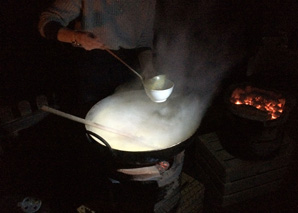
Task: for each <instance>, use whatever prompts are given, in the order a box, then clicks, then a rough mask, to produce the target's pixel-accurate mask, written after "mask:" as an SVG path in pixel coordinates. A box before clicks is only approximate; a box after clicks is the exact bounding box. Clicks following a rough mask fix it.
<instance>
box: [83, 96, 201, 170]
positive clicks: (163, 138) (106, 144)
mask: <svg viewBox="0 0 298 213" xmlns="http://www.w3.org/2000/svg"><path fill="white" fill-rule="evenodd" d="M202 108H203V106H202V103H200V101H199V99H198V97H197V96H195V95H179V94H173V95H172V96H171V97H170V98H169V99H168V100H167V101H166V102H164V103H154V102H152V101H151V100H150V99H149V98H148V97H147V95H146V94H145V91H144V90H134V91H125V92H120V93H115V94H113V95H112V96H109V97H107V98H105V99H103V100H101V101H99V102H98V103H97V104H95V105H94V106H93V107H92V108H91V109H90V110H89V112H88V113H87V115H86V120H90V121H93V122H95V123H98V124H100V125H104V126H107V127H109V128H113V129H115V130H117V131H119V133H121V134H116V133H114V132H109V131H105V130H102V129H98V128H95V127H92V126H88V125H86V130H87V137H88V139H89V140H90V141H91V142H93V143H95V144H96V148H97V147H98V149H102V150H105V151H107V152H109V153H110V156H111V157H113V158H114V159H116V160H119V161H125V162H128V163H130V162H131V163H133V164H142V165H144V164H147V163H148V164H152V163H156V162H159V161H162V160H167V159H169V158H171V157H173V156H175V155H176V154H178V153H179V152H181V151H182V150H184V149H185V148H186V146H187V145H188V144H190V142H191V136H192V135H193V134H194V133H195V132H196V130H197V128H198V126H199V124H200V121H201V119H202V114H203V113H202ZM122 133H123V134H122ZM123 135H129V136H131V137H126V136H123Z"/></svg>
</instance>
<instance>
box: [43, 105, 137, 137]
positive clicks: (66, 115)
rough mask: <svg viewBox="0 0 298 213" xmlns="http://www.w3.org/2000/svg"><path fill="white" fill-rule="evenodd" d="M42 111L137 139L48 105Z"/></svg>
mask: <svg viewBox="0 0 298 213" xmlns="http://www.w3.org/2000/svg"><path fill="white" fill-rule="evenodd" d="M41 110H43V111H45V112H50V113H53V114H55V115H58V116H61V117H64V118H67V119H69V120H72V121H76V122H79V123H82V124H85V125H89V126H92V127H95V128H98V129H102V130H105V131H108V132H112V133H115V134H118V135H122V136H125V137H129V138H134V139H135V138H136V137H135V136H133V135H129V134H126V133H123V132H120V131H118V130H116V129H113V128H110V127H106V126H103V125H101V124H98V123H94V122H92V121H88V120H86V119H83V118H80V117H77V116H74V115H71V114H68V113H65V112H62V111H59V110H57V109H54V108H51V107H49V106H46V105H43V106H42V107H41Z"/></svg>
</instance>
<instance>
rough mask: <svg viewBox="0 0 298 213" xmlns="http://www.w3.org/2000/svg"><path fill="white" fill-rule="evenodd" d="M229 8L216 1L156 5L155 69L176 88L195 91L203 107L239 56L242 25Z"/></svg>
mask: <svg viewBox="0 0 298 213" xmlns="http://www.w3.org/2000/svg"><path fill="white" fill-rule="evenodd" d="M224 6H225V7H224ZM230 9H231V8H228V7H227V6H226V5H222V4H219V3H218V2H216V1H201V2H198V1H187V2H186V1H177V0H176V1H175V0H174V1H163V3H160V4H159V5H158V8H157V15H156V23H155V28H156V32H157V36H156V41H155V49H156V63H155V65H156V69H157V70H158V71H160V72H162V73H165V74H167V76H169V78H170V79H171V80H173V81H174V82H175V89H176V90H177V89H178V90H180V91H184V92H187V93H196V94H197V95H198V96H199V97H200V99H201V100H202V101H204V102H205V107H207V106H208V103H210V100H211V99H212V97H213V95H214V93H215V91H216V89H217V88H218V87H219V86H220V83H221V81H222V80H223V78H224V77H225V76H226V75H227V74H228V72H229V70H230V69H231V67H232V66H233V65H235V64H237V62H238V61H239V60H240V59H241V58H242V57H243V54H242V53H241V52H240V51H241V48H240V46H241V42H242V40H241V39H242V37H241V36H242V35H243V32H242V31H243V27H242V24H241V21H239V17H237V15H239V14H236V13H232V15H231V14H230V12H231V11H230Z"/></svg>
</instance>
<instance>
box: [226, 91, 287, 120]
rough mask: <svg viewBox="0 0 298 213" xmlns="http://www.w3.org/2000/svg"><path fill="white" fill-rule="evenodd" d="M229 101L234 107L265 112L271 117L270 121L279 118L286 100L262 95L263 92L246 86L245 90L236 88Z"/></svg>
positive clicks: (265, 94) (267, 94)
mask: <svg viewBox="0 0 298 213" xmlns="http://www.w3.org/2000/svg"><path fill="white" fill-rule="evenodd" d="M273 96H275V97H273ZM230 101H231V103H234V104H236V105H249V106H253V107H255V108H256V109H258V110H262V111H266V112H268V114H269V115H270V116H271V120H274V119H277V118H278V117H280V115H281V114H282V112H283V110H284V105H285V103H286V100H285V99H284V98H282V97H281V96H276V95H272V93H270V94H269V93H264V90H260V89H257V88H253V87H251V86H247V87H246V88H245V89H242V88H236V89H235V90H234V91H233V93H232V95H231V98H230Z"/></svg>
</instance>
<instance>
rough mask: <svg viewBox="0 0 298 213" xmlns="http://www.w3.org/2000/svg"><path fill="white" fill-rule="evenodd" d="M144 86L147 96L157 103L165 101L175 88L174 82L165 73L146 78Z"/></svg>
mask: <svg viewBox="0 0 298 213" xmlns="http://www.w3.org/2000/svg"><path fill="white" fill-rule="evenodd" d="M143 86H144V89H145V92H146V94H147V96H148V97H149V98H150V99H151V100H152V101H153V102H156V103H162V102H165V101H166V100H167V99H168V97H169V96H170V95H171V94H172V91H173V89H174V83H173V82H172V81H171V80H169V79H167V78H166V76H165V75H157V76H155V77H153V78H150V79H148V80H145V81H143Z"/></svg>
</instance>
